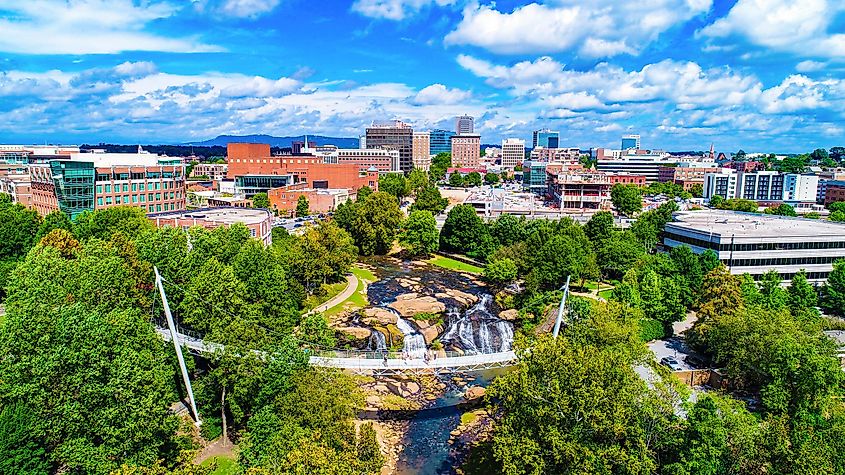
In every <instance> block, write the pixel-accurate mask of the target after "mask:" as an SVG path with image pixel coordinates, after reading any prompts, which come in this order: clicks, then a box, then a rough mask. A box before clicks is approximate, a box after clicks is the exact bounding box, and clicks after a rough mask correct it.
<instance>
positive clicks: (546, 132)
mask: <svg viewBox="0 0 845 475" xmlns="http://www.w3.org/2000/svg"><path fill="white" fill-rule="evenodd" d="M559 146H560V132H558V131H557V130H550V129H540V130H535V131H534V137H533V140H532V141H531V148H537V147H544V148H558V147H559Z"/></svg>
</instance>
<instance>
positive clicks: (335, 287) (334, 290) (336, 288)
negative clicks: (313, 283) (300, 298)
mask: <svg viewBox="0 0 845 475" xmlns="http://www.w3.org/2000/svg"><path fill="white" fill-rule="evenodd" d="M345 288H346V279H343V281H341V282H337V283H335V284H328V285H326V290H327V293H326V295H322V296H317V295H309V296H308V298H307V299H305V305H304V307H305V309H304V310H305V311H304V312H303V313H307V312H308V311H309V310H311V309H312V308H316V307H319V306H320V305H322V304H323V303H324V302H328V301H329V300H331V299H333V298H334V297H335V296H336V295H337V294H339V293H341V292H343V289H345Z"/></svg>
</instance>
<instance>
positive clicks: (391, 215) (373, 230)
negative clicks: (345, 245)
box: [352, 191, 403, 256]
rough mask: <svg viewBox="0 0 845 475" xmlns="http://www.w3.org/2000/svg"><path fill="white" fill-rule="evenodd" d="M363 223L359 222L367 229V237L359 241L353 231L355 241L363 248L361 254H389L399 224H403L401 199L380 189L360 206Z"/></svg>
mask: <svg viewBox="0 0 845 475" xmlns="http://www.w3.org/2000/svg"><path fill="white" fill-rule="evenodd" d="M360 211H361V218H362V220H363V223H359V224H361V225H362V226H364V228H365V229H366V231H367V234H366V236H367V239H366V240H365V239H363V238H362V239H361V240H360V241H359V239H358V235H356V234H355V233H353V234H352V235H353V237H355V243H356V244H357V245H358V248H359V249H360V250H361V254H363V255H365V256H367V255H372V254H377V255H384V254H387V253H388V252H389V251H390V249H391V247H393V241H394V240H395V239H396V234H397V232H398V231H399V226H400V225H401V224H402V220H403V214H402V210H400V209H399V201H398V200H397V199H396V198H395V197H393V196H391V195H390V194H388V193H385V192H382V191H379V192H378V193H373V195H372V196H370V197H369V198H367V201H365V202H364V203H363V204H362V205H361V208H360Z"/></svg>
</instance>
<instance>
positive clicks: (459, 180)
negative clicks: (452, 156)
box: [449, 171, 465, 187]
mask: <svg viewBox="0 0 845 475" xmlns="http://www.w3.org/2000/svg"><path fill="white" fill-rule="evenodd" d="M464 183H465V181H464V177H463V175H461V174H460V173H459V172H457V171H455V172H452V174H451V175H449V186H454V187H459V186H464Z"/></svg>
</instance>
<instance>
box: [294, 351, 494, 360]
mask: <svg viewBox="0 0 845 475" xmlns="http://www.w3.org/2000/svg"><path fill="white" fill-rule="evenodd" d="M306 351H307V352H308V356H316V357H320V358H359V359H373V360H383V359H384V358H385V356H386V357H387V359H390V360H403V359H423V353H417V354H415V355H413V356H412V355H410V354H408V353H405V352H404V351H386V350H385V351H378V350H374V351H373V350H326V349H321V348H307V349H306ZM427 353H428V356H429V358H430V359H437V358H455V357H461V356H476V355H480V354H481V353H477V352H472V351H467V352H461V351H446V350H428V351H427Z"/></svg>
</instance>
